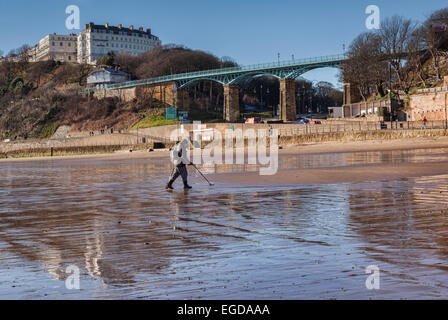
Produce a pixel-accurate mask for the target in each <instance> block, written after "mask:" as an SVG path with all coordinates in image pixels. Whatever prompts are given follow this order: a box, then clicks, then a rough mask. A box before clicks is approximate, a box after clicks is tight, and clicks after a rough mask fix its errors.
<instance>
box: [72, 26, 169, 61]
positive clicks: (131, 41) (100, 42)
mask: <svg viewBox="0 0 448 320" xmlns="http://www.w3.org/2000/svg"><path fill="white" fill-rule="evenodd" d="M159 45H161V41H160V40H159V38H158V37H156V36H154V35H152V34H151V29H146V31H143V28H142V27H140V28H138V29H134V26H130V27H129V28H123V26H122V25H121V24H119V25H118V27H114V26H110V25H109V24H108V23H106V24H105V25H95V24H94V23H93V22H91V23H89V24H86V28H85V30H83V31H81V33H80V34H79V35H78V50H77V54H78V63H88V64H95V63H96V61H97V60H98V59H99V58H100V57H102V56H104V55H106V54H107V53H108V52H111V51H113V52H114V53H129V54H133V55H140V54H142V53H143V52H145V51H148V50H151V49H153V48H154V47H156V46H159Z"/></svg>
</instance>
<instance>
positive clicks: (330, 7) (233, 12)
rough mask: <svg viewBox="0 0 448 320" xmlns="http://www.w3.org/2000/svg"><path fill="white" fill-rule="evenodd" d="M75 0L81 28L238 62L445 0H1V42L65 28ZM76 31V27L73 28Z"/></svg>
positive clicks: (345, 35)
mask: <svg viewBox="0 0 448 320" xmlns="http://www.w3.org/2000/svg"><path fill="white" fill-rule="evenodd" d="M72 4H74V5H78V6H79V8H80V11H81V28H83V26H84V24H86V23H88V22H90V21H92V22H95V23H96V24H104V23H106V22H109V23H110V24H112V25H117V24H119V23H121V24H123V25H124V26H129V25H131V24H132V25H134V26H135V27H138V26H143V27H144V28H147V27H150V28H151V29H152V31H153V33H154V34H155V35H157V36H159V37H160V38H161V40H162V42H163V43H164V44H167V43H176V44H183V45H185V46H187V47H189V48H192V49H201V50H205V51H208V52H211V53H213V54H215V55H217V56H219V57H221V56H230V57H232V58H234V59H235V60H236V61H237V62H238V63H240V64H243V65H247V64H253V63H262V62H271V61H276V60H277V53H280V58H281V60H287V59H290V58H291V55H292V54H294V57H295V58H296V59H298V58H306V57H312V56H320V55H327V54H336V53H341V52H342V45H343V44H344V43H345V44H346V45H347V46H348V44H349V43H350V41H351V40H352V39H353V38H354V37H355V36H356V35H357V34H359V33H360V32H363V31H366V27H365V20H366V18H367V15H366V14H365V9H366V7H367V6H368V5H371V4H374V5H377V6H379V8H380V10H381V17H382V18H384V17H389V16H392V15H394V14H400V15H403V16H406V17H409V18H412V19H415V20H416V21H422V20H424V19H425V18H426V17H427V16H428V15H429V14H430V13H431V12H432V11H433V10H435V9H439V8H443V7H447V6H448V3H447V2H446V0H426V1H421V0H418V1H415V0H367V1H365V0H277V1H267V0H219V1H218V0H169V1H161V0H157V1H153V0H132V1H123V0H108V1H103V0H41V1H36V0H1V6H0V50H2V51H3V52H4V53H5V54H6V53H8V52H9V50H11V49H13V48H17V47H19V46H21V45H22V44H25V43H26V44H29V45H33V44H35V43H36V42H37V41H38V40H39V39H40V38H41V37H43V36H45V35H46V34H49V33H53V32H57V33H62V34H65V33H69V31H68V30H67V29H66V28H65V20H66V18H67V14H66V13H65V8H66V7H67V6H68V5H72ZM76 32H79V31H76ZM336 75H337V70H334V69H320V70H315V71H311V72H309V73H307V74H305V75H304V77H305V78H308V79H310V80H325V81H330V82H332V83H334V84H336V82H337V78H336Z"/></svg>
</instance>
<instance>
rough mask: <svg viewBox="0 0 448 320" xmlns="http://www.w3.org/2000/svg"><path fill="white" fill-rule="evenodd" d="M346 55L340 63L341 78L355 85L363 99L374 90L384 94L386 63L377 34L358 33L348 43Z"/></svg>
mask: <svg viewBox="0 0 448 320" xmlns="http://www.w3.org/2000/svg"><path fill="white" fill-rule="evenodd" d="M348 56H349V59H348V60H347V61H345V62H344V63H343V64H342V68H341V69H342V73H341V76H342V80H343V81H344V82H349V83H351V84H352V85H353V86H355V87H357V88H358V90H359V94H360V96H361V98H362V99H363V100H364V101H366V100H367V98H368V97H369V96H370V95H372V94H374V93H375V92H378V93H379V94H381V95H384V92H383V83H384V81H385V79H386V70H387V64H385V62H384V61H383V59H382V55H381V46H380V37H379V35H377V34H376V33H372V32H365V33H362V34H360V35H359V36H358V37H356V38H355V39H354V40H353V42H352V43H351V44H350V47H349V50H348Z"/></svg>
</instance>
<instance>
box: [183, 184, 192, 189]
mask: <svg viewBox="0 0 448 320" xmlns="http://www.w3.org/2000/svg"><path fill="white" fill-rule="evenodd" d="M191 188H192V186H189V185H188V184H184V189H191Z"/></svg>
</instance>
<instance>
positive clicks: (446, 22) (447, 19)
mask: <svg viewBox="0 0 448 320" xmlns="http://www.w3.org/2000/svg"><path fill="white" fill-rule="evenodd" d="M420 32H421V34H422V35H423V40H424V44H425V45H426V46H427V48H428V51H429V52H430V54H431V57H432V61H433V68H434V70H435V72H436V81H438V80H440V79H441V72H440V58H441V57H442V56H444V55H445V53H446V49H447V42H448V8H443V9H440V10H437V11H435V12H434V13H432V14H431V15H430V16H429V18H428V19H427V20H426V21H425V22H424V23H423V24H422V26H421V27H420Z"/></svg>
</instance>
